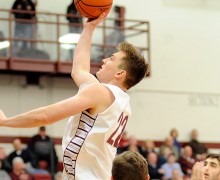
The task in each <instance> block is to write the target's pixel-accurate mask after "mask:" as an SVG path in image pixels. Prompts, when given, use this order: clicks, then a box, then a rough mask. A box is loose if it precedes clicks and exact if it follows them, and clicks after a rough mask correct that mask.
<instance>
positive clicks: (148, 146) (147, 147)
mask: <svg viewBox="0 0 220 180" xmlns="http://www.w3.org/2000/svg"><path fill="white" fill-rule="evenodd" d="M143 148H144V157H147V155H148V153H150V152H156V151H155V144H154V141H152V140H149V139H148V140H146V141H145V142H144V144H143Z"/></svg>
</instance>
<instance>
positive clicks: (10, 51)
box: [8, 11, 13, 69]
mask: <svg viewBox="0 0 220 180" xmlns="http://www.w3.org/2000/svg"><path fill="white" fill-rule="evenodd" d="M8 18H9V24H8V28H9V42H10V46H9V64H8V66H9V67H8V68H9V69H11V68H12V59H13V41H12V40H13V38H12V15H11V11H9V17H8Z"/></svg>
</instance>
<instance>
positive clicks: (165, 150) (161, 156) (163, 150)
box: [158, 146, 172, 168]
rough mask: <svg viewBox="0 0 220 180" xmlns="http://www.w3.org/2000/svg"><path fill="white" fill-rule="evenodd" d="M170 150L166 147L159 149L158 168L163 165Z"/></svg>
mask: <svg viewBox="0 0 220 180" xmlns="http://www.w3.org/2000/svg"><path fill="white" fill-rule="evenodd" d="M171 152H172V151H171V149H170V148H169V147H167V146H164V147H163V148H161V149H160V153H159V156H158V167H159V168H160V167H161V166H162V165H163V164H165V163H166V162H167V159H168V156H169V154H170V153H171Z"/></svg>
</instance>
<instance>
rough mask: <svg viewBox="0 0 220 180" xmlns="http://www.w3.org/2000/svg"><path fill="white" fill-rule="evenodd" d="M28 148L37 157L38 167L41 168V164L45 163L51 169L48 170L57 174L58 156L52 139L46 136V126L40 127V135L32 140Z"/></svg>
mask: <svg viewBox="0 0 220 180" xmlns="http://www.w3.org/2000/svg"><path fill="white" fill-rule="evenodd" d="M28 148H29V150H30V151H31V152H32V153H33V156H34V157H35V161H36V162H37V167H39V163H40V162H42V161H45V162H46V163H47V165H46V166H47V168H50V169H48V170H49V171H50V172H51V173H52V174H53V173H54V172H56V167H57V162H58V158H57V154H56V151H55V147H54V143H53V142H52V139H51V138H50V137H49V136H48V135H46V128H45V127H44V126H42V127H40V128H39V133H38V134H37V135H35V136H33V137H32V138H31V139H30V142H29V144H28Z"/></svg>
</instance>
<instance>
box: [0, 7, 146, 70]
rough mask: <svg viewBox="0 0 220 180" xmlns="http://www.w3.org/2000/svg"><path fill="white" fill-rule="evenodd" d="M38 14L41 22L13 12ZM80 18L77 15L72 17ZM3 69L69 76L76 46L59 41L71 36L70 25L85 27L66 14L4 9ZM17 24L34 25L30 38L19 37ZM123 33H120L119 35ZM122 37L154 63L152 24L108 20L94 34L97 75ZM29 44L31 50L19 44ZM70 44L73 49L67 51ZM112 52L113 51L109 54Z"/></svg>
mask: <svg viewBox="0 0 220 180" xmlns="http://www.w3.org/2000/svg"><path fill="white" fill-rule="evenodd" d="M15 12H16V13H32V14H33V13H36V16H37V19H33V20H27V19H19V20H18V19H15V18H14V15H13V13H15ZM68 16H73V17H77V16H74V15H68ZM116 20H117V21H119V20H120V21H123V25H124V26H123V27H118V26H114V22H115V21H116ZM0 23H1V26H0V32H1V33H0V70H10V71H23V72H26V71H30V72H44V73H55V74H56V73H60V74H69V73H70V72H71V65H72V63H71V56H70V54H72V53H73V49H74V46H75V45H76V43H75V44H74V43H63V42H60V41H59V38H60V37H62V36H64V35H66V34H67V33H69V29H68V28H69V26H73V27H77V26H82V24H76V23H71V24H70V23H69V22H68V21H67V20H66V14H57V13H48V12H27V11H11V10H7V9H0ZM16 24H23V25H24V26H25V25H30V26H31V29H32V31H31V32H32V34H31V37H30V38H25V34H24V36H20V37H16V36H15V26H16ZM117 33H119V34H117ZM118 36H123V40H125V41H127V42H130V43H133V44H134V45H136V46H137V47H138V48H139V49H141V50H142V52H143V54H144V56H145V57H146V59H147V60H148V62H149V64H150V24H149V22H148V21H139V20H131V19H114V18H106V19H105V21H104V22H103V23H102V24H101V25H99V26H98V28H97V29H96V31H95V32H94V36H93V41H92V48H91V72H92V73H95V72H96V71H97V70H98V68H99V66H100V62H101V60H102V58H105V57H107V56H109V53H111V51H114V50H115V47H116V45H117V44H118V42H117V41H118V40H119V38H118ZM19 43H20V44H29V48H21V47H19V48H18V49H19V50H18V51H15V50H16V47H15V44H17V45H18V44H19ZM67 45H68V46H69V47H71V48H70V49H66V48H67ZM109 50H111V51H109Z"/></svg>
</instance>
